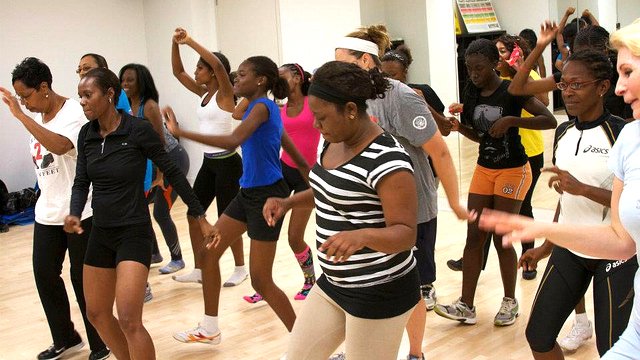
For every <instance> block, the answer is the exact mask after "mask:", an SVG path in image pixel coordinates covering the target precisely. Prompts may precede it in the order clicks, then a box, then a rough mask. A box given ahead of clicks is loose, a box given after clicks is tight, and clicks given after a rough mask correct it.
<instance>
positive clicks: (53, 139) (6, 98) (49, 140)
mask: <svg viewBox="0 0 640 360" xmlns="http://www.w3.org/2000/svg"><path fill="white" fill-rule="evenodd" d="M0 93H1V94H2V101H3V102H4V103H5V104H7V106H8V107H9V111H11V114H12V115H13V116H14V117H15V118H16V119H18V120H20V122H21V123H22V125H23V126H24V127H25V128H26V129H27V131H29V132H30V133H31V135H33V137H35V138H36V139H37V140H38V142H40V144H41V145H42V146H44V147H45V148H46V149H47V150H49V151H50V152H52V153H54V154H56V155H64V154H66V153H67V152H69V150H71V149H73V143H72V142H71V140H69V139H67V138H66V137H64V136H62V135H60V134H57V133H54V132H53V131H51V130H48V129H46V128H44V127H43V126H42V125H40V124H38V123H37V122H36V121H35V120H34V119H32V118H31V117H29V116H28V115H27V114H25V113H24V112H23V111H22V108H21V107H20V104H19V103H18V99H16V98H15V97H13V96H12V95H11V92H9V90H7V89H5V88H3V87H0Z"/></svg>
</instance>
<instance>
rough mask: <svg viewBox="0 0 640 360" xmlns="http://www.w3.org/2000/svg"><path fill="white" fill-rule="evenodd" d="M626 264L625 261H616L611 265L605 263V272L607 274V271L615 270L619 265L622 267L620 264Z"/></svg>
mask: <svg viewBox="0 0 640 360" xmlns="http://www.w3.org/2000/svg"><path fill="white" fill-rule="evenodd" d="M626 262H627V260H618V261H614V262H612V263H607V268H606V272H609V271H611V269H615V268H617V267H618V266H620V265H622V264H624V263H626Z"/></svg>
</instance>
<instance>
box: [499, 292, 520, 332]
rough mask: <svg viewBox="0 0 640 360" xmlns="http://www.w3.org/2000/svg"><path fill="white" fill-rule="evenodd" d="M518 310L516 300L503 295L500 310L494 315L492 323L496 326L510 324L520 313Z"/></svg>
mask: <svg viewBox="0 0 640 360" xmlns="http://www.w3.org/2000/svg"><path fill="white" fill-rule="evenodd" d="M519 311H520V306H518V300H516V299H511V298H508V297H503V298H502V305H500V311H498V313H497V314H496V317H495V318H494V319H493V324H494V325H496V326H507V325H511V324H513V323H514V322H516V318H517V317H518V315H520V314H519Z"/></svg>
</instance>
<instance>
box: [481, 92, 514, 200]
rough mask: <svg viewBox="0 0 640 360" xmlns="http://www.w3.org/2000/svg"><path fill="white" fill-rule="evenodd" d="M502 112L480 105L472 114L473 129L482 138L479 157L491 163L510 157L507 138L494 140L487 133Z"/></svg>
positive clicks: (500, 116) (497, 107)
mask: <svg viewBox="0 0 640 360" xmlns="http://www.w3.org/2000/svg"><path fill="white" fill-rule="evenodd" d="M503 111H504V109H503V108H502V107H501V106H493V105H486V104H481V105H478V106H476V108H475V109H474V112H473V123H474V127H475V128H476V129H478V130H479V131H480V133H481V134H482V136H484V141H483V143H482V149H481V155H480V156H481V157H482V158H483V159H485V160H488V161H491V162H493V163H498V162H500V160H503V159H508V158H509V155H510V152H509V140H508V138H507V137H506V136H503V137H501V138H494V137H491V136H490V135H489V133H488V132H489V129H491V127H492V126H493V124H494V123H495V122H496V121H498V120H499V119H501V118H502V113H503ZM505 194H506V192H505Z"/></svg>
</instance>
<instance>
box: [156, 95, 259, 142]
mask: <svg viewBox="0 0 640 360" xmlns="http://www.w3.org/2000/svg"><path fill="white" fill-rule="evenodd" d="M164 114H165V118H166V121H167V128H168V129H169V132H170V133H171V134H172V135H174V136H179V137H184V138H187V139H189V140H193V141H196V142H199V143H202V144H205V145H211V146H217V147H220V148H223V149H228V150H233V149H235V148H237V147H238V146H240V144H242V143H243V142H244V141H245V140H246V139H248V138H249V136H251V134H253V133H254V132H255V131H256V129H257V128H258V126H260V125H261V124H262V123H263V122H265V121H266V120H267V119H268V118H269V110H268V109H267V107H266V106H265V105H264V104H261V103H260V104H256V105H255V106H254V107H253V108H252V109H251V113H249V115H248V116H247V118H246V119H245V120H244V121H243V122H242V123H241V124H240V125H239V126H238V127H237V128H236V129H235V130H233V132H232V133H231V134H229V135H204V134H200V133H196V132H192V131H186V130H182V129H180V127H179V126H178V122H177V120H176V117H175V114H173V110H171V108H169V107H166V108H165V109H164Z"/></svg>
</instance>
